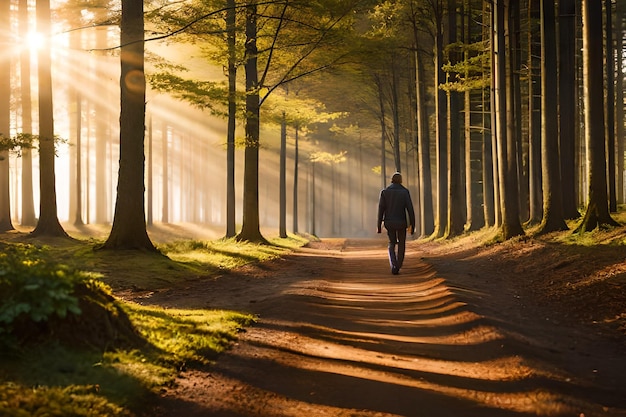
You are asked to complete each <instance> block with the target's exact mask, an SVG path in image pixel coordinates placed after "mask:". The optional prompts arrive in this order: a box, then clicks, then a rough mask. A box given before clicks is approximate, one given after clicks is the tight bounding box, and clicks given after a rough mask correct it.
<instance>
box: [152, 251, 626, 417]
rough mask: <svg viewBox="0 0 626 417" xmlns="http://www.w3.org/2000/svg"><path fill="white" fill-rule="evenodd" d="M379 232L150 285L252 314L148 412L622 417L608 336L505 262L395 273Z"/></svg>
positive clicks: (411, 256) (433, 261)
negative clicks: (556, 308)
mask: <svg viewBox="0 0 626 417" xmlns="http://www.w3.org/2000/svg"><path fill="white" fill-rule="evenodd" d="M384 245H385V243H384V241H383V240H375V239H372V240H351V241H347V242H344V241H326V242H323V243H321V244H318V245H317V246H316V247H315V248H311V249H303V250H302V251H300V252H298V253H296V254H294V255H293V256H289V257H287V258H285V259H281V260H278V261H274V262H270V263H267V264H263V265H260V266H256V267H248V268H245V269H243V270H240V271H237V272H234V273H230V274H227V275H224V276H221V277H218V278H217V279H211V280H206V281H198V282H195V283H193V284H191V285H190V286H189V287H186V288H178V289H173V290H169V291H163V292H159V293H156V294H150V295H149V296H146V297H145V298H144V299H143V302H145V303H151V304H159V305H165V306H172V307H185V308H229V309H235V310H244V311H250V312H253V313H255V314H258V315H259V322H258V324H257V325H255V326H254V327H252V328H249V329H248V331H247V332H246V333H243V334H242V337H241V339H240V341H239V343H238V344H237V345H236V346H234V347H233V349H232V350H231V351H229V352H228V353H226V354H224V355H222V356H221V357H220V358H219V360H218V361H217V363H216V364H215V365H214V366H212V367H210V368H208V369H189V370H187V371H185V372H184V373H182V374H181V376H180V380H179V381H178V384H177V386H176V387H174V388H171V389H169V390H167V391H164V392H163V397H162V401H160V402H159V403H158V404H155V406H154V409H152V410H149V411H148V412H147V413H146V414H147V415H150V416H159V417H174V416H184V417H195V416H297V417H300V416H302V417H304V416H307V417H312V416H426V417H430V416H455V417H459V416H461V417H468V416H481V417H489V416H526V415H528V416H530V415H546V416H585V417H589V416H626V373H625V372H624V371H625V370H626V362H625V361H624V356H623V352H622V353H620V351H619V349H618V346H616V344H615V343H613V341H612V340H610V339H605V338H603V337H601V336H598V335H596V334H592V333H590V332H588V331H587V330H586V329H585V328H581V327H570V326H569V325H566V324H564V323H560V322H559V320H558V318H551V317H549V316H546V313H545V312H543V311H542V309H541V306H535V305H533V303H532V300H525V299H524V294H520V293H519V289H517V288H516V287H515V285H507V281H506V280H503V279H502V276H503V275H506V271H491V272H490V271H485V273H484V274H481V273H480V272H479V271H476V270H467V269H466V268H467V264H464V265H461V264H459V263H458V262H455V261H454V260H453V259H446V258H442V257H437V256H433V257H431V258H430V259H428V260H427V262H426V261H424V260H422V259H421V257H422V256H427V257H428V254H427V253H424V252H423V251H424V248H422V247H419V249H420V252H417V250H418V246H417V245H413V244H412V245H410V247H409V251H408V254H407V260H406V261H405V267H404V268H403V269H402V271H401V273H400V275H397V276H394V275H391V274H390V272H389V269H388V267H387V263H386V257H385V247H384Z"/></svg>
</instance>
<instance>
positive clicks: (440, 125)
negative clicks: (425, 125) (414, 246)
mask: <svg viewBox="0 0 626 417" xmlns="http://www.w3.org/2000/svg"><path fill="white" fill-rule="evenodd" d="M435 3H436V4H437V6H435V10H434V12H435V18H434V22H435V132H436V136H437V139H436V140H437V142H436V144H435V148H436V150H435V152H436V154H437V165H436V167H437V174H436V175H437V211H436V216H435V231H434V233H433V236H435V237H443V236H444V234H445V232H446V228H447V226H448V225H447V223H448V222H447V220H448V181H449V179H448V146H447V145H448V135H447V134H446V122H447V114H446V92H445V91H443V90H442V89H441V88H440V87H441V85H442V84H444V83H445V72H444V71H443V68H442V66H443V49H444V40H443V5H442V4H441V3H440V2H439V1H437V2H435Z"/></svg>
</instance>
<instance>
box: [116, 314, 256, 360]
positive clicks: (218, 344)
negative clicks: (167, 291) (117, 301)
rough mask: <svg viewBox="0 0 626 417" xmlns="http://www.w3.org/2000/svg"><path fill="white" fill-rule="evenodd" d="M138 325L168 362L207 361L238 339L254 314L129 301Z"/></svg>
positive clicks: (251, 321) (135, 322)
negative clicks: (141, 303) (151, 304)
mask: <svg viewBox="0 0 626 417" xmlns="http://www.w3.org/2000/svg"><path fill="white" fill-rule="evenodd" d="M124 307H125V309H126V311H127V313H128V314H129V316H130V317H131V320H132V322H133V324H134V325H135V327H136V328H137V329H138V330H139V332H140V333H141V334H142V335H143V336H144V337H145V338H146V339H147V340H148V341H150V343H151V344H152V345H153V346H155V347H156V348H157V352H161V353H160V354H159V356H160V357H161V359H162V360H163V362H165V363H170V364H173V365H174V366H175V367H177V366H180V365H181V364H184V363H190V362H196V363H202V364H207V363H208V360H209V359H211V358H214V357H215V355H217V354H218V353H220V352H222V351H224V350H225V349H226V348H228V347H229V346H230V344H231V343H232V342H233V341H234V340H235V338H236V334H237V333H238V332H239V331H240V329H241V328H242V327H243V326H249V325H250V324H252V323H253V321H254V319H253V317H252V316H250V315H247V314H242V313H236V312H230V311H218V310H216V311H211V310H181V309H167V310H166V309H164V308H161V307H145V306H140V305H137V304H130V303H129V304H125V306H124Z"/></svg>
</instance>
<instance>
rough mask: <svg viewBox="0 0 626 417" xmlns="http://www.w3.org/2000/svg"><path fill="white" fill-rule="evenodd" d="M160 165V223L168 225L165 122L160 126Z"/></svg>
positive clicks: (168, 153) (168, 188) (168, 187)
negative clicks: (161, 173)
mask: <svg viewBox="0 0 626 417" xmlns="http://www.w3.org/2000/svg"><path fill="white" fill-rule="evenodd" d="M161 126H162V127H161V165H162V167H163V168H162V169H163V184H162V194H163V196H162V197H161V198H162V200H163V203H162V205H161V222H163V223H169V221H170V172H169V170H170V161H169V155H170V151H169V134H168V130H169V127H168V126H167V123H166V122H163V123H162V124H161Z"/></svg>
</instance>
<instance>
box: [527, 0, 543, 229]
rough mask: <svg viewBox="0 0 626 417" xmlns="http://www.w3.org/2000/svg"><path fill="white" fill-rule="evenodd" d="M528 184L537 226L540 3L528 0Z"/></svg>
mask: <svg viewBox="0 0 626 417" xmlns="http://www.w3.org/2000/svg"><path fill="white" fill-rule="evenodd" d="M528 6H529V7H528V22H529V25H530V27H529V30H528V43H529V45H530V47H529V51H528V74H529V77H528V84H529V85H528V91H529V98H528V124H529V126H528V134H529V139H528V148H529V149H528V184H529V198H528V200H529V206H530V213H529V218H528V223H529V224H538V223H540V222H541V219H542V217H543V197H542V194H543V192H542V189H541V183H542V181H543V179H542V175H541V59H540V56H541V30H540V21H541V2H540V0H529V5H528Z"/></svg>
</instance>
